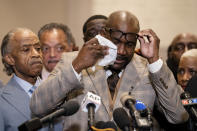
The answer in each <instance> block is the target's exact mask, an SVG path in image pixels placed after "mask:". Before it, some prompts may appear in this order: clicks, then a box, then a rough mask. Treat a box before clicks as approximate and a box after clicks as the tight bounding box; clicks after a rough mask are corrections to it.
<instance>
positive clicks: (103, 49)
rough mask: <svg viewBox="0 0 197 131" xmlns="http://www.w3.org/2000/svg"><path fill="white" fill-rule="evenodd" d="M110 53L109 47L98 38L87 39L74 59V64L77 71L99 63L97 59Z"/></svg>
mask: <svg viewBox="0 0 197 131" xmlns="http://www.w3.org/2000/svg"><path fill="white" fill-rule="evenodd" d="M107 54H108V47H107V46H102V45H100V44H99V43H98V40H97V39H96V38H92V39H91V40H89V41H87V42H86V43H85V44H84V45H83V47H82V48H81V50H80V51H79V53H78V55H77V57H76V58H75V59H74V60H73V62H72V65H73V68H74V69H75V71H76V72H77V73H80V72H81V71H82V70H83V69H87V68H88V67H91V66H93V65H95V64H96V63H97V61H98V60H99V59H101V58H103V57H104V56H105V55H107Z"/></svg>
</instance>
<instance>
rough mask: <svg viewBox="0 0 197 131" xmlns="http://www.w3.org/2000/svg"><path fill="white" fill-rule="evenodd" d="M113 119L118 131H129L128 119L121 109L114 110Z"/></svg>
mask: <svg viewBox="0 0 197 131" xmlns="http://www.w3.org/2000/svg"><path fill="white" fill-rule="evenodd" d="M113 118H114V121H115V122H116V124H117V125H118V127H119V128H120V129H122V130H123V131H130V129H129V128H130V126H131V125H130V119H129V116H128V114H127V112H126V111H125V110H124V109H123V108H116V109H115V110H114V112H113Z"/></svg>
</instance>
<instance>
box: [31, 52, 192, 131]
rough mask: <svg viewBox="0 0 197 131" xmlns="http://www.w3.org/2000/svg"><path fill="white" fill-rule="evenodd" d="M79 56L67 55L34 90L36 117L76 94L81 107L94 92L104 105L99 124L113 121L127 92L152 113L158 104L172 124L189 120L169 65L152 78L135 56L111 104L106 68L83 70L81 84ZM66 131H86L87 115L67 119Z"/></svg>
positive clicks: (99, 113) (139, 59)
mask: <svg viewBox="0 0 197 131" xmlns="http://www.w3.org/2000/svg"><path fill="white" fill-rule="evenodd" d="M76 54H77V53H76V52H72V53H64V54H63V55H62V60H61V61H60V62H59V63H58V64H57V66H56V68H55V70H54V71H53V72H52V74H51V75H50V76H49V78H48V80H46V81H45V82H44V83H43V84H41V86H40V87H39V88H37V89H36V90H35V92H34V94H33V96H32V99H31V104H30V106H31V110H32V112H33V113H34V114H35V115H42V114H45V113H47V112H48V111H50V110H51V109H53V108H55V107H56V105H57V103H59V102H60V101H62V100H63V99H64V98H65V97H66V96H68V92H70V91H72V90H75V92H74V91H73V92H74V93H71V94H72V95H76V99H77V100H78V101H79V103H81V101H82V99H83V98H84V95H85V94H86V93H87V92H88V91H93V92H95V93H96V94H97V95H99V96H100V97H101V99H102V105H101V106H100V107H99V109H98V111H97V112H96V114H95V119H96V121H109V120H112V119H113V118H112V112H113V110H114V109H116V108H117V107H122V105H121V103H120V97H121V95H122V93H125V92H130V93H131V94H132V96H134V97H135V98H136V99H138V100H141V101H142V102H144V103H145V104H146V105H147V106H148V107H149V108H150V109H153V106H154V104H155V103H157V104H158V107H160V108H161V111H162V112H163V113H164V115H165V116H166V118H167V119H168V121H169V122H171V123H180V122H183V121H185V120H187V118H188V114H187V112H186V111H185V109H184V107H183V106H182V104H181V101H180V94H181V92H182V90H181V87H180V86H177V84H176V81H175V80H174V77H173V74H172V73H171V72H170V70H169V69H168V67H167V66H166V64H164V65H163V66H162V68H161V69H160V70H159V71H158V72H156V73H153V74H152V73H149V72H148V69H147V61H146V60H145V59H143V58H142V57H140V56H137V55H134V57H133V59H132V61H131V62H130V63H129V64H128V65H127V67H126V69H125V70H124V72H123V74H122V77H121V79H120V80H119V84H120V88H119V89H118V91H117V96H116V99H115V102H114V104H112V103H111V101H110V98H109V89H108V86H107V81H106V76H105V70H104V69H103V67H100V66H96V70H95V71H92V70H91V69H90V68H89V69H87V70H83V71H82V80H81V82H79V81H78V79H77V78H76V76H75V74H74V72H73V69H72V66H71V64H72V60H73V59H74V58H75V56H76ZM76 90H77V91H76ZM156 101H157V102H156ZM64 129H65V130H72V131H79V130H80V131H87V113H85V112H83V111H82V110H81V109H80V110H79V111H78V112H77V113H76V114H74V115H73V116H70V117H66V118H65V122H64Z"/></svg>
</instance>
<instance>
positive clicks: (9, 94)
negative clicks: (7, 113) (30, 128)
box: [2, 77, 31, 119]
mask: <svg viewBox="0 0 197 131" xmlns="http://www.w3.org/2000/svg"><path fill="white" fill-rule="evenodd" d="M2 97H3V98H4V99H5V100H6V101H7V102H8V104H10V105H11V106H13V107H14V108H15V109H16V110H17V111H18V112H20V113H21V114H22V115H23V116H24V117H26V118H28V119H29V118H30V115H31V113H30V108H29V103H30V97H29V96H28V94H27V93H26V92H25V91H24V90H23V89H22V88H21V87H20V85H19V84H18V83H17V82H16V81H15V80H14V79H13V77H12V78H11V79H10V81H9V82H8V84H7V85H6V86H5V88H4V90H3V92H2Z"/></svg>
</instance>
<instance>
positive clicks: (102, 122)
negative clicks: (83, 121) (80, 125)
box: [95, 121, 105, 129]
mask: <svg viewBox="0 0 197 131" xmlns="http://www.w3.org/2000/svg"><path fill="white" fill-rule="evenodd" d="M104 126H105V122H104V121H98V122H96V124H95V127H96V128H98V129H104Z"/></svg>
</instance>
